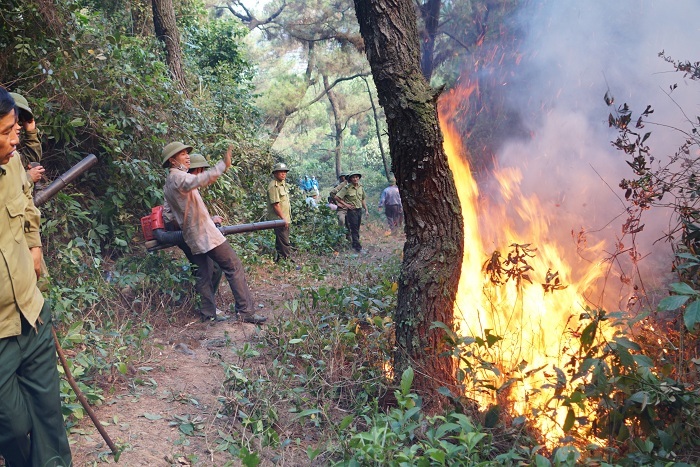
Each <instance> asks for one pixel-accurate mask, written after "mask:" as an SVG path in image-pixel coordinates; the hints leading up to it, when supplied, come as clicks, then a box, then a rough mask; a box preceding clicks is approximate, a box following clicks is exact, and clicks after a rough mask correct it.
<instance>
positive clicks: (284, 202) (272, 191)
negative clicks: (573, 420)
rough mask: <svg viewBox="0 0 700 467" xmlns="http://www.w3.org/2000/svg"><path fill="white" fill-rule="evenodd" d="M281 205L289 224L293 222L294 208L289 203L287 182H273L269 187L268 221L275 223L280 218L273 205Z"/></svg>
mask: <svg viewBox="0 0 700 467" xmlns="http://www.w3.org/2000/svg"><path fill="white" fill-rule="evenodd" d="M276 203H279V204H280V208H282V214H283V215H284V217H286V218H287V220H288V221H289V222H291V221H292V206H291V204H290V203H289V187H288V186H287V181H286V180H282V181H279V180H277V179H275V180H271V181H270V184H269V185H267V220H269V221H274V220H277V219H279V218H280V216H278V215H277V213H276V212H275V208H274V207H273V204H276Z"/></svg>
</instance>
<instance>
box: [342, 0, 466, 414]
mask: <svg viewBox="0 0 700 467" xmlns="http://www.w3.org/2000/svg"><path fill="white" fill-rule="evenodd" d="M354 1H355V10H356V12H357V18H358V21H359V23H360V32H361V33H362V37H363V38H364V41H365V51H366V53H367V57H368V59H369V62H370V65H371V67H372V75H373V77H374V82H375V84H376V86H377V93H378V95H379V103H380V105H382V106H383V107H384V113H385V114H386V119H387V127H388V133H389V150H390V152H391V159H392V168H393V169H394V174H395V176H396V179H397V183H398V186H399V189H400V191H401V197H402V202H403V207H404V215H405V220H406V243H405V245H404V260H403V265H402V268H401V276H400V278H399V290H398V305H397V309H396V313H395V317H394V321H395V324H396V342H397V350H396V351H395V353H394V356H393V357H394V374H395V377H396V378H397V380H398V379H399V378H400V377H401V373H402V372H403V370H405V369H406V368H407V367H409V366H410V367H413V369H414V371H415V375H416V376H415V380H414V389H415V390H416V391H418V393H419V394H422V395H423V396H425V399H424V400H426V401H429V402H438V403H439V405H442V403H444V402H445V400H444V399H443V398H442V397H441V396H440V395H439V394H438V392H437V390H438V389H439V388H440V387H441V386H447V387H448V388H450V389H451V390H455V389H456V380H455V373H456V361H455V360H454V359H453V358H452V357H451V356H449V355H444V354H443V353H444V352H445V351H446V350H449V349H447V348H446V345H445V343H444V337H445V332H444V331H443V330H442V329H440V328H433V329H431V325H432V323H433V322H435V321H440V322H442V323H444V324H445V325H447V326H448V328H453V315H454V309H453V308H454V300H455V296H456V293H457V285H458V282H459V276H460V269H461V265H462V253H463V250H464V245H463V243H464V238H463V237H464V226H463V222H462V216H461V206H460V203H459V198H458V197H457V190H456V187H455V183H454V178H453V176H452V171H451V170H450V168H449V165H448V162H447V157H446V155H445V151H444V149H443V139H442V133H441V132H440V126H439V123H438V116H437V98H438V95H437V92H436V91H435V90H433V89H432V88H431V87H430V85H429V83H428V82H427V80H426V79H425V77H424V76H423V74H422V72H421V67H420V44H419V40H418V29H417V25H416V20H417V18H416V13H415V9H414V7H413V4H412V2H411V0H354ZM439 405H438V406H439ZM438 406H434V407H433V408H435V409H436V408H437V407H438Z"/></svg>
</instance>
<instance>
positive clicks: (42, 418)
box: [0, 303, 72, 467]
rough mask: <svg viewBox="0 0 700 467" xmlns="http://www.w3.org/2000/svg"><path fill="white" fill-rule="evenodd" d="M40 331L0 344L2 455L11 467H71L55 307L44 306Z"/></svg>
mask: <svg viewBox="0 0 700 467" xmlns="http://www.w3.org/2000/svg"><path fill="white" fill-rule="evenodd" d="M39 319H40V320H41V321H42V322H43V324H39V322H38V321H37V323H36V326H37V329H36V331H35V330H34V328H32V327H31V325H30V324H29V323H28V322H27V321H26V320H24V318H23V319H22V334H20V335H19V336H13V337H5V338H2V339H0V454H2V455H3V456H4V458H5V461H6V462H7V464H8V465H10V466H12V467H24V466H27V467H30V466H31V467H35V466H41V467H43V466H51V467H56V466H70V465H71V462H72V460H71V453H70V446H69V445H68V437H67V436H66V428H65V426H64V424H63V414H62V413H61V397H60V393H59V380H58V369H57V367H56V364H57V360H56V347H55V345H54V342H53V336H52V334H51V308H50V307H49V305H48V303H45V304H44V307H43V308H42V310H41V313H40V315H39Z"/></svg>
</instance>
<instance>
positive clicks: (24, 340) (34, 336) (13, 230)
mask: <svg viewBox="0 0 700 467" xmlns="http://www.w3.org/2000/svg"><path fill="white" fill-rule="evenodd" d="M17 126H18V124H17V110H16V108H15V102H14V100H13V99H12V97H11V96H10V94H9V93H8V92H7V91H6V90H5V89H3V88H0V255H2V261H0V455H2V456H3V457H4V458H5V462H6V463H7V465H9V466H10V467H22V466H27V467H39V466H41V467H45V466H51V467H58V466H70V465H71V463H72V458H71V452H70V446H69V445H68V437H67V436H66V429H65V426H64V422H63V415H62V413H61V397H60V393H59V379H58V378H59V377H58V368H57V359H56V347H55V346H54V342H53V336H52V333H51V309H50V307H49V304H48V302H46V301H45V300H44V297H43V296H42V295H41V292H40V291H39V289H38V288H37V285H36V284H37V278H38V276H39V273H40V270H41V257H42V254H41V239H40V237H39V220H40V213H39V210H38V209H37V208H36V207H35V206H34V203H33V201H32V196H31V188H32V184H31V183H29V181H28V180H27V175H26V172H25V170H24V167H22V163H21V161H20V160H19V157H13V156H15V155H16V153H15V152H14V151H15V149H16V146H17V144H18V137H17Z"/></svg>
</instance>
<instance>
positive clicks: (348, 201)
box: [335, 172, 369, 253]
mask: <svg viewBox="0 0 700 467" xmlns="http://www.w3.org/2000/svg"><path fill="white" fill-rule="evenodd" d="M347 177H348V179H349V180H350V183H348V184H347V185H345V186H344V187H343V188H342V189H341V190H340V191H339V192H338V194H337V195H335V200H336V203H337V204H338V207H339V208H340V207H342V208H345V209H347V210H348V214H347V224H348V228H349V230H350V239H351V241H352V248H353V249H354V250H355V251H356V252H358V253H359V252H361V251H362V244H361V243H360V225H362V211H363V210H364V212H365V214H367V215H369V211H368V210H367V202H366V201H365V198H366V195H365V189H364V187H363V186H362V185H361V184H360V178H362V174H360V173H358V172H350V174H348V176H347Z"/></svg>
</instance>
